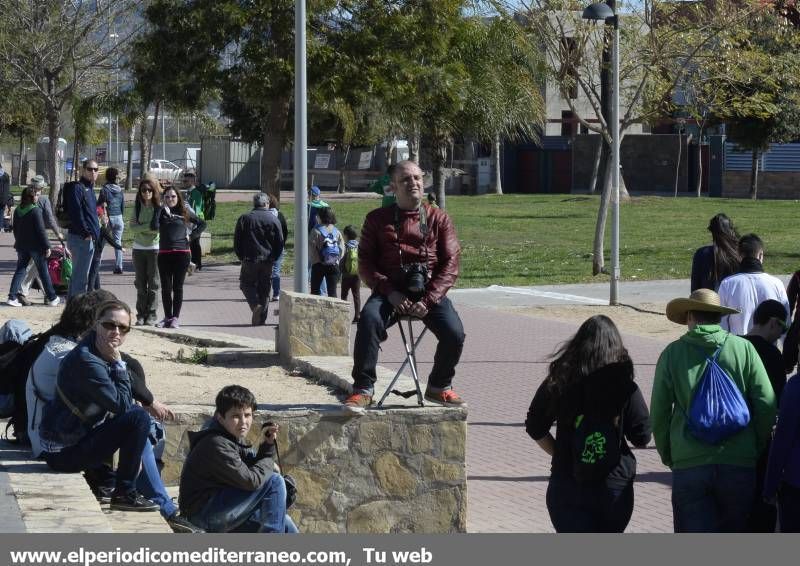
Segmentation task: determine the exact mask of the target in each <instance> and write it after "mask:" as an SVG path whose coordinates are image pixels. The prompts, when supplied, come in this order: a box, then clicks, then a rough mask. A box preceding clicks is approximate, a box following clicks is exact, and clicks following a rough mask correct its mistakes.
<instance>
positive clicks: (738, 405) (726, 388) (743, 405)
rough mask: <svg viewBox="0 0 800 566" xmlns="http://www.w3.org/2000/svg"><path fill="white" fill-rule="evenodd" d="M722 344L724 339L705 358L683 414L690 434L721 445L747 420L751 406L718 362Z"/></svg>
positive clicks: (701, 439) (709, 442)
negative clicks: (703, 366) (749, 406)
mask: <svg viewBox="0 0 800 566" xmlns="http://www.w3.org/2000/svg"><path fill="white" fill-rule="evenodd" d="M725 340H726V341H727V338H725ZM724 345H725V342H723V343H722V344H721V345H720V346H719V347H718V348H717V350H716V351H715V352H714V355H713V356H712V357H710V358H708V357H707V358H706V367H705V369H704V370H703V375H702V376H701V377H700V381H699V382H698V384H697V387H696V388H695V391H694V394H693V395H692V400H691V402H690V404H689V414H688V415H686V423H687V426H688V427H689V433H691V435H692V436H694V437H695V438H697V439H698V440H700V441H702V442H705V443H707V444H720V443H721V442H722V441H723V440H725V439H726V438H729V437H730V436H733V435H734V434H736V433H737V432H739V431H740V430H742V429H743V428H745V427H746V426H747V425H748V423H749V422H750V409H748V407H747V402H746V401H745V400H744V397H743V396H742V392H741V391H739V388H738V387H737V386H736V383H734V381H733V379H731V377H730V376H729V375H728V373H727V372H726V371H725V370H724V369H722V367H721V366H720V365H719V364H718V363H717V359H718V358H719V354H720V352H721V351H722V347H723V346H724ZM703 354H704V355H705V352H704V353H703Z"/></svg>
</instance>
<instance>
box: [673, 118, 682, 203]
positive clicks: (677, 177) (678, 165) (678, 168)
mask: <svg viewBox="0 0 800 566" xmlns="http://www.w3.org/2000/svg"><path fill="white" fill-rule="evenodd" d="M682 153H683V136H681V133H680V131H679V132H678V159H677V161H676V162H675V194H674V195H673V196H674V197H677V196H678V182H679V181H680V178H681V154H682Z"/></svg>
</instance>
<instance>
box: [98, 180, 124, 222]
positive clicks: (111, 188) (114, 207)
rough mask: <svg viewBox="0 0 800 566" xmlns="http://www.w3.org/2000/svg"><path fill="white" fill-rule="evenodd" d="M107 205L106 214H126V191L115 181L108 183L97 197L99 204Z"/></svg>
mask: <svg viewBox="0 0 800 566" xmlns="http://www.w3.org/2000/svg"><path fill="white" fill-rule="evenodd" d="M103 203H105V205H106V214H108V215H109V216H119V215H121V214H125V193H124V192H122V187H120V186H119V185H117V184H115V183H106V184H105V185H103V188H102V189H100V196H99V197H98V198H97V204H103Z"/></svg>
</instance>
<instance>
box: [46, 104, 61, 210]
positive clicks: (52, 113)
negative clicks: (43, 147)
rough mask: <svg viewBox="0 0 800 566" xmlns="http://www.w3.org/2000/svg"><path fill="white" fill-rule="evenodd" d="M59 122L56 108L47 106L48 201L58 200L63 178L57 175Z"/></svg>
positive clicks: (58, 169)
mask: <svg viewBox="0 0 800 566" xmlns="http://www.w3.org/2000/svg"><path fill="white" fill-rule="evenodd" d="M60 129H61V123H60V121H59V112H58V109H56V108H48V110H47V136H48V138H49V143H48V144H47V176H48V177H49V178H48V181H49V182H50V202H52V203H56V202H58V193H59V191H61V184H62V183H63V179H62V177H61V175H59V173H60V172H61V171H60V167H59V166H58V134H59V133H60Z"/></svg>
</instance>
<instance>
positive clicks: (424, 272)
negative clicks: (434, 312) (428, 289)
mask: <svg viewBox="0 0 800 566" xmlns="http://www.w3.org/2000/svg"><path fill="white" fill-rule="evenodd" d="M403 277H404V279H405V287H406V293H407V294H408V296H409V297H411V298H419V297H422V295H424V294H425V283H427V282H428V267H427V266H426V265H425V264H423V263H411V264H409V265H404V266H403Z"/></svg>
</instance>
